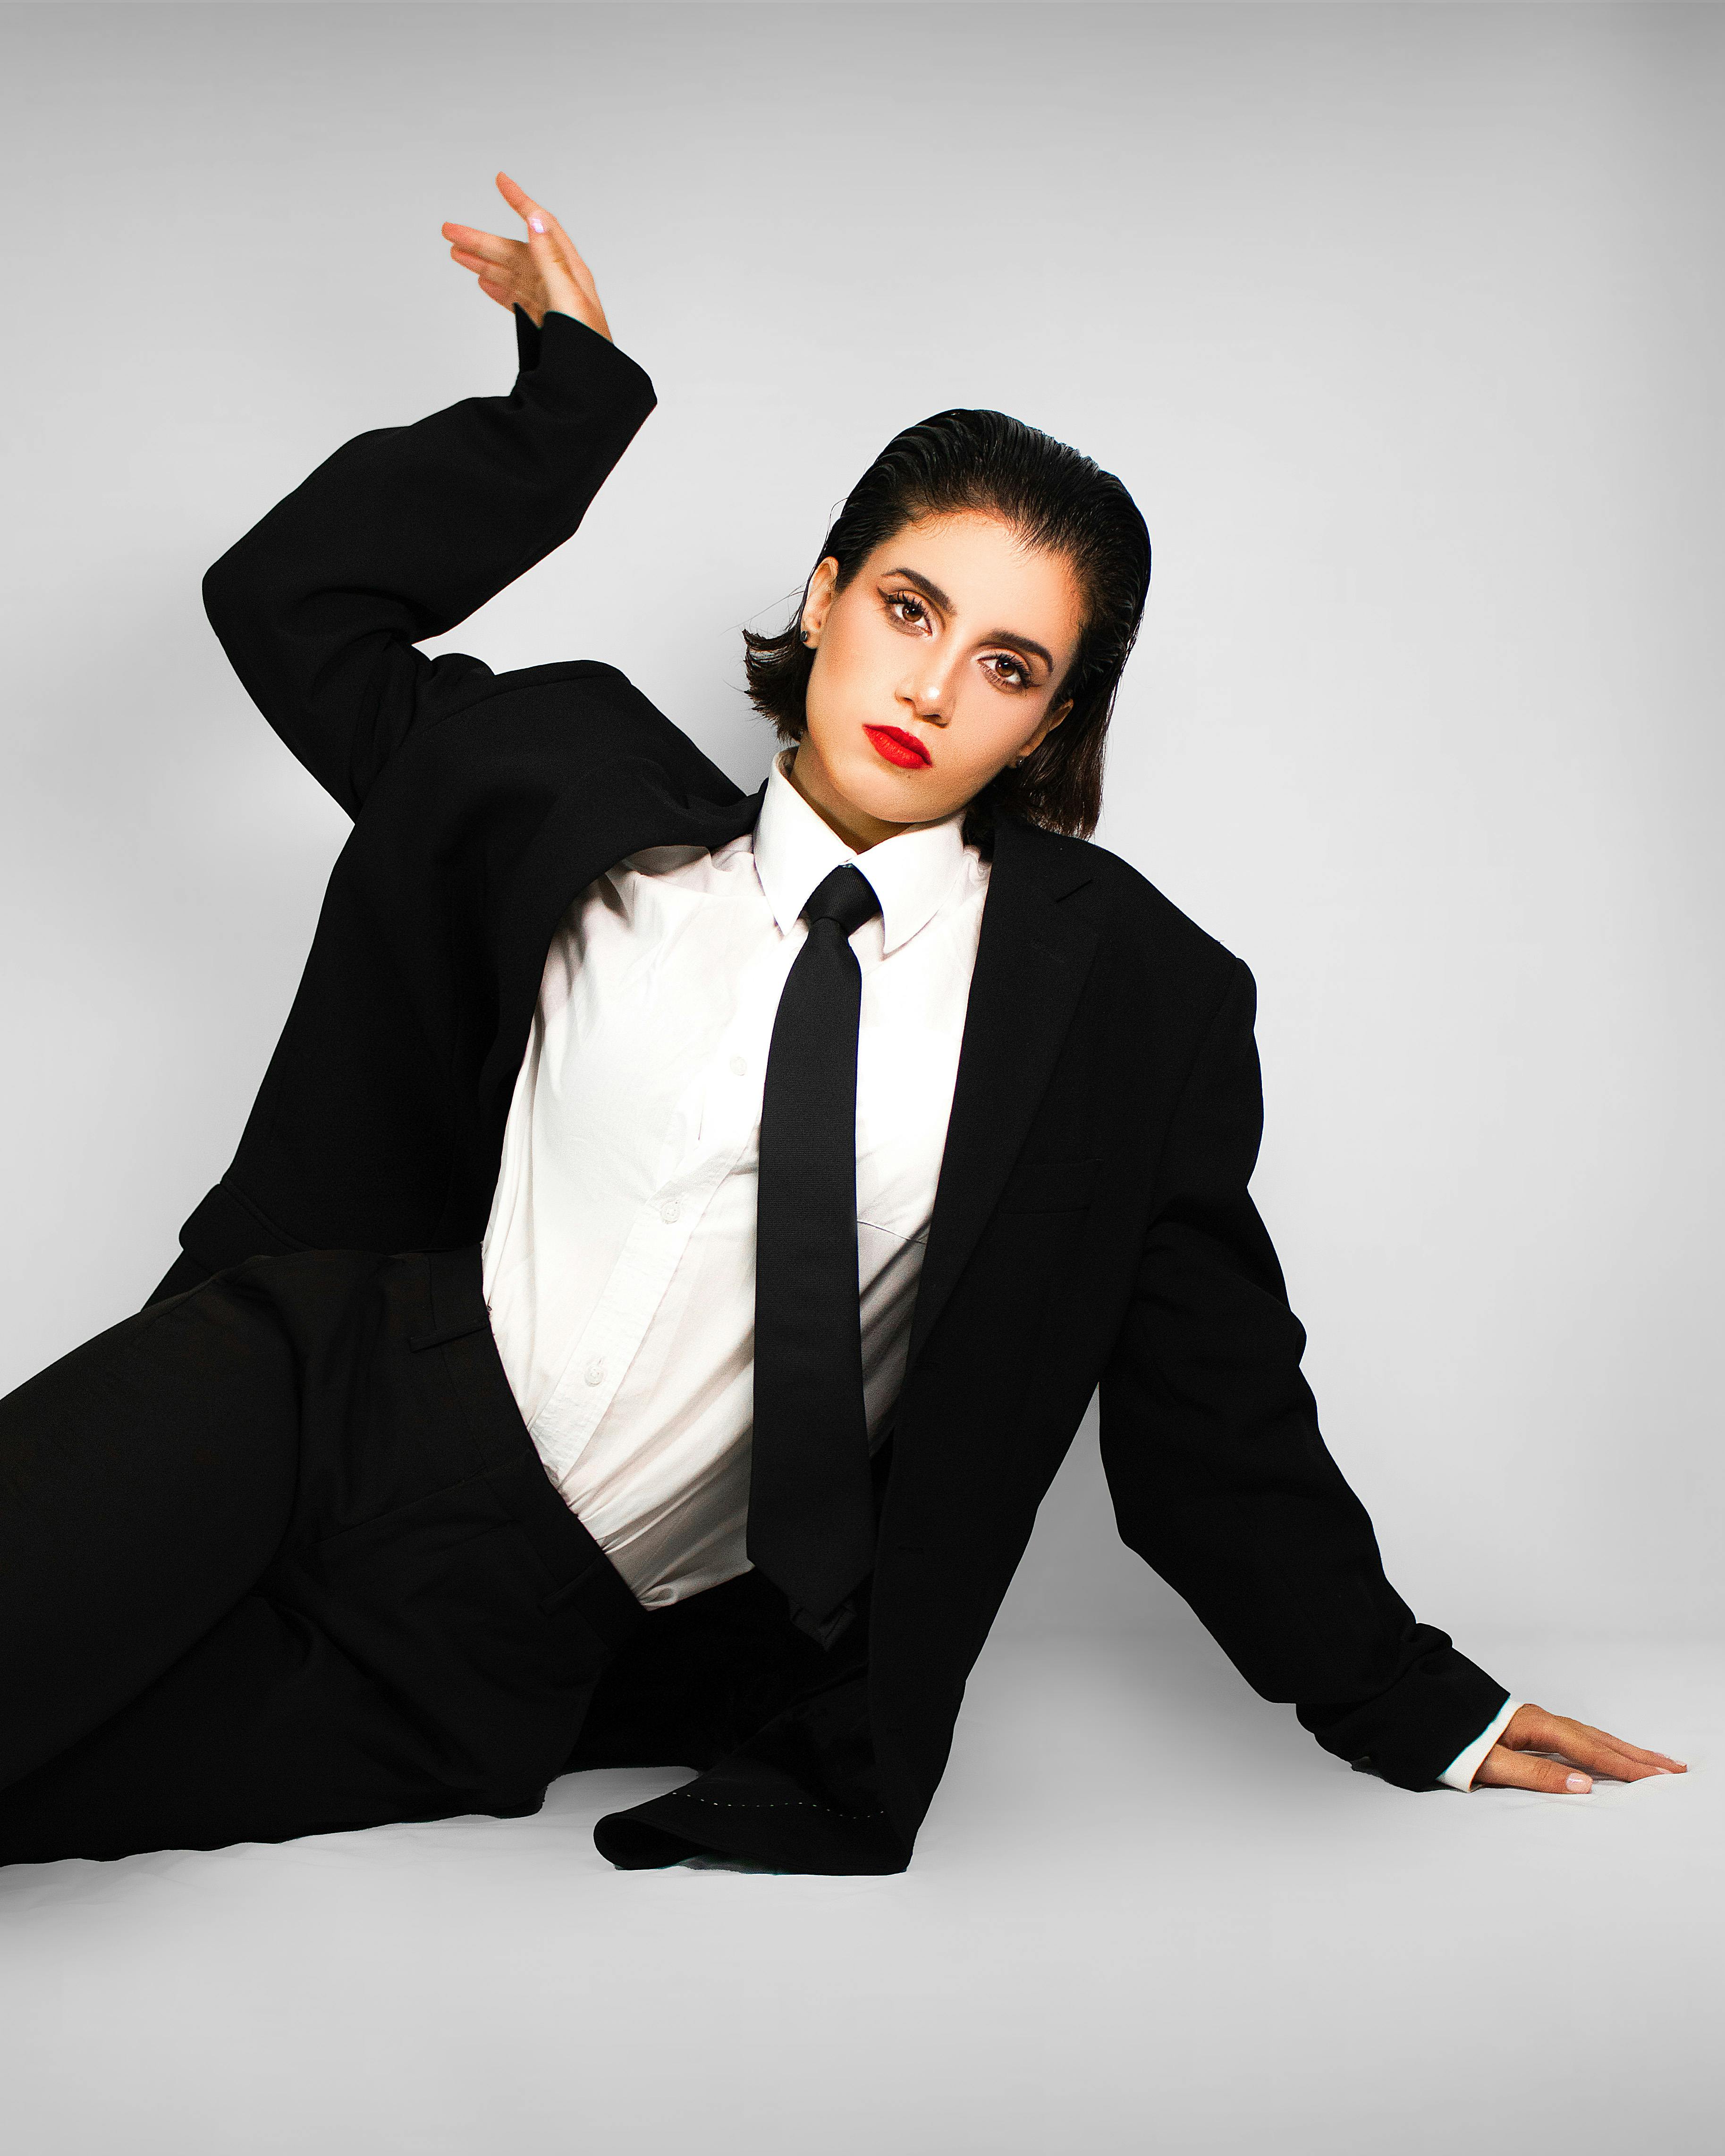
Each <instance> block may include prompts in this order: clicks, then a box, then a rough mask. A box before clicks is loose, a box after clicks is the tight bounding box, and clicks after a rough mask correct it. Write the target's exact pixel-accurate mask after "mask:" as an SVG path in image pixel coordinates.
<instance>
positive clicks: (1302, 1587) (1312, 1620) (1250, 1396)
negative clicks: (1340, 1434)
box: [1101, 959, 1509, 1789]
mask: <svg viewBox="0 0 1725 2156" xmlns="http://www.w3.org/2000/svg"><path fill="white" fill-rule="evenodd" d="M1233 963H1234V966H1235V973H1234V976H1233V978H1232V980H1231V982H1230V985H1229V987H1228V988H1227V990H1226V992H1225V993H1224V996H1223V998H1222V1001H1221V1003H1220V1004H1219V1007H1218V1009H1217V1010H1216V1012H1215V1014H1214V1018H1213V1019H1212V1020H1211V1022H1210V1024H1209V1029H1208V1031H1207V1033H1206V1034H1205V1036H1204V1040H1203V1043H1202V1045H1201V1046H1200V1048H1199V1053H1198V1055H1197V1058H1196V1060H1195V1061H1194V1066H1193V1069H1192V1070H1191V1073H1190V1075H1189V1079H1188V1081H1187V1082H1186V1085H1185V1086H1184V1088H1183V1092H1182V1095H1181V1097H1180V1101H1179V1103H1178V1107H1177V1109H1176V1111H1175V1114H1174V1116H1173V1122H1172V1124H1171V1127H1170V1132H1169V1136H1168V1145H1167V1150H1166V1152H1165V1154H1164V1158H1163V1162H1162V1163H1161V1168H1160V1173H1159V1175H1158V1189H1157V1193H1156V1199H1155V1202H1154V1207H1153V1214H1152V1218H1151V1222H1150V1225H1149V1228H1148V1230H1147V1235H1146V1238H1145V1241H1144V1246H1143V1250H1142V1257H1141V1260H1140V1263H1139V1266H1138V1271H1137V1279H1136V1282H1135V1284H1134V1288H1133V1292H1132V1300H1131V1302H1130V1305H1129V1306H1128V1309H1127V1316H1126V1319H1125V1322H1124V1324H1123V1325H1122V1330H1121V1332H1120V1335H1119V1337H1118V1339H1117V1342H1116V1344H1115V1347H1114V1349H1113V1352H1112V1354H1111V1358H1110V1360H1109V1362H1108V1364H1107V1367H1106V1370H1105V1372H1104V1374H1103V1378H1102V1381H1101V1451H1102V1460H1103V1465H1104V1468H1105V1470H1106V1475H1107V1478H1108V1484H1109V1489H1110V1493H1111V1496H1112V1499H1113V1503H1114V1508H1115V1515H1116V1517H1117V1521H1118V1522H1119V1527H1120V1532H1121V1535H1122V1538H1123V1539H1124V1541H1125V1542H1126V1543H1127V1545H1128V1546H1129V1547H1130V1548H1132V1549H1135V1550H1137V1552H1138V1553H1139V1554H1140V1555H1141V1556H1142V1557H1143V1558H1145V1559H1146V1561H1147V1563H1149V1564H1151V1565H1152V1566H1153V1568H1155V1570H1156V1571H1157V1572H1158V1573H1160V1574H1161V1576H1162V1577H1163V1578H1164V1579H1165V1580H1167V1581H1168V1584H1169V1585H1170V1586H1171V1587H1173V1589H1175V1590H1176V1591H1177V1592H1178V1594H1181V1595H1183V1597H1184V1598H1185V1599H1186V1600H1187V1601H1188V1602H1189V1604H1191V1605H1192V1608H1193V1609H1194V1611H1195V1612H1196V1613H1197V1614H1198V1616H1199V1619H1200V1620H1202V1621H1203V1623H1204V1625H1205V1626H1206V1627H1207V1629H1208V1630H1209V1631H1210V1632H1211V1633H1212V1634H1213V1635H1214V1637H1215V1639H1216V1640H1217V1641H1218V1643H1219V1645H1221V1647H1222V1648H1223V1650H1224V1652H1225V1653H1226V1654H1227V1655H1228V1656H1229V1658H1230V1661H1232V1662H1233V1663H1234V1665H1235V1667H1236V1668H1237V1669H1238V1670H1239V1671H1240V1674H1241V1675H1242V1676H1244V1677H1245V1680H1246V1681H1247V1682H1248V1683H1249V1684H1250V1685H1251V1686H1253V1688H1254V1689H1255V1691H1258V1692H1259V1693H1260V1694H1261V1695H1262V1696H1263V1697H1265V1698H1266V1699H1272V1700H1281V1701H1286V1702H1292V1703H1293V1704H1294V1706H1295V1707H1296V1710H1297V1712H1298V1715H1299V1719H1300V1721H1301V1724H1302V1725H1303V1726H1304V1727H1306V1728H1307V1729H1308V1730H1309V1731H1311V1732H1312V1734H1313V1736H1315V1737H1316V1738H1317V1741H1318V1743H1320V1744H1321V1745H1322V1747H1323V1748H1324V1749H1325V1750H1326V1751H1328V1752H1332V1753H1336V1754H1337V1757H1338V1758H1343V1759H1347V1760H1349V1761H1351V1762H1352V1763H1353V1764H1354V1765H1356V1766H1358V1767H1360V1768H1363V1769H1365V1770H1367V1771H1370V1772H1373V1773H1376V1774H1379V1775H1381V1776H1382V1777H1383V1779H1384V1780H1386V1781H1389V1782H1392V1783H1394V1784H1398V1785H1399V1786H1400V1787H1402V1788H1404V1789H1429V1788H1431V1787H1433V1786H1435V1784H1436V1783H1437V1780H1438V1777H1439V1775H1440V1772H1441V1771H1442V1770H1443V1768H1444V1767H1445V1763H1446V1762H1449V1761H1451V1760H1453V1759H1454V1758H1455V1757H1456V1755H1457V1753H1459V1752H1460V1751H1461V1749H1462V1748H1463V1747H1464V1745H1466V1743H1468V1742H1469V1741H1470V1740H1471V1739H1472V1738H1475V1737H1476V1736H1477V1735H1478V1733H1479V1732H1481V1730H1482V1729H1483V1728H1484V1727H1486V1725H1487V1724H1488V1723H1489V1722H1491V1719H1492V1717H1494V1716H1495V1715H1496V1714H1497V1712H1498V1710H1499V1709H1500V1708H1501V1707H1502V1705H1503V1704H1504V1702H1505V1701H1506V1700H1507V1698H1508V1696H1509V1695H1508V1693H1507V1691H1506V1690H1505V1689H1504V1687H1503V1686H1502V1685H1501V1684H1499V1683H1498V1682H1497V1681H1496V1679H1495V1678H1492V1677H1491V1676H1487V1675H1486V1671H1484V1670H1482V1669H1481V1668H1480V1667H1479V1666H1477V1665H1476V1663H1473V1662H1471V1661H1469V1660H1468V1659H1467V1657H1466V1655H1462V1654H1461V1653H1459V1652H1458V1651H1457V1650H1456V1649H1455V1647H1454V1646H1453V1645H1452V1644H1451V1642H1450V1637H1449V1635H1448V1634H1447V1633H1445V1632H1440V1631H1439V1630H1436V1629H1435V1627H1434V1626H1432V1625H1422V1624H1419V1623H1417V1622H1416V1621H1415V1620H1414V1614H1413V1612H1412V1611H1411V1610H1410V1609H1409V1608H1408V1606H1407V1604H1405V1603H1404V1601H1403V1600H1402V1599H1401V1597H1400V1596H1399V1594H1397V1593H1396V1591H1395V1589H1394V1588H1393V1587H1392V1586H1391V1585H1390V1584H1389V1580H1388V1579H1387V1578H1385V1577H1384V1567H1383V1564H1382V1563H1381V1561H1380V1558H1379V1555H1378V1543H1377V1537H1376V1536H1375V1535H1374V1534H1373V1529H1372V1523H1371V1521H1370V1519H1369V1518H1368V1517H1367V1513H1366V1511H1365V1507H1363V1505H1362V1504H1361V1502H1360V1501H1359V1499H1358V1497H1357V1496H1355V1495H1354V1493H1353V1490H1352V1489H1351V1488H1350V1487H1349V1486H1348V1483H1347V1481H1345V1480H1344V1479H1343V1475H1342V1472H1341V1470H1340V1469H1339V1468H1338V1467H1337V1465H1336V1463H1335V1461H1334V1460H1332V1458H1331V1456H1330V1454H1329V1452H1328V1450H1327V1448H1326V1446H1325V1445H1324V1441H1323V1439H1322V1436H1321V1435H1320V1434H1319V1430H1318V1423H1317V1405H1316V1403H1315V1401H1314V1400H1313V1398H1312V1392H1311V1389H1310V1388H1309V1387H1308V1386H1307V1383H1306V1380H1305V1378H1303V1377H1302V1376H1301V1371H1300V1358H1301V1355H1302V1353H1304V1351H1305V1346H1306V1334H1305V1331H1304V1329H1303V1327H1301V1324H1300V1322H1299V1321H1298V1319H1297V1318H1296V1317H1295V1316H1294V1314H1293V1312H1291V1310H1290V1308H1289V1307H1288V1300H1287V1294H1286V1287H1285V1286H1284V1283H1283V1280H1282V1275H1281V1266H1280V1265H1279V1264H1278V1262H1277V1260H1276V1252H1275V1250H1274V1249H1273V1248H1272V1247H1271V1241H1270V1238H1269V1235H1268V1234H1267V1233H1266V1229H1265V1227H1264V1224H1263V1222H1262V1221H1261V1220H1260V1218H1259V1216H1258V1213H1257V1209H1256V1208H1255V1205H1254V1204H1253V1203H1252V1200H1251V1199H1250V1196H1249V1195H1248V1193H1247V1184H1248V1182H1249V1181H1250V1176H1251V1173H1252V1168H1253V1166H1254V1164H1255V1162H1256V1159H1257V1155H1258V1146H1259V1141H1260V1136H1261V1134H1262V1130H1263V1099H1262V1094H1261V1091H1260V1075H1259V1065H1258V1055H1257V1048H1256V1044H1255V1039H1254V1034H1253V1021H1254V1017H1255V1009H1256V988H1255V983H1254V982H1253V979H1252V976H1251V974H1250V972H1249V971H1248V970H1247V968H1245V966H1244V965H1242V964H1241V963H1240V961H1239V960H1238V959H1235V960H1234V961H1233Z"/></svg>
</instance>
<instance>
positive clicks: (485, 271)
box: [449, 247, 519, 285]
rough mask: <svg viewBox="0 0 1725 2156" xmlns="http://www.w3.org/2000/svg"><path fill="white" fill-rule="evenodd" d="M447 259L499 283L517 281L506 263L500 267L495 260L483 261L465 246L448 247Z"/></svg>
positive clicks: (506, 283) (512, 283)
mask: <svg viewBox="0 0 1725 2156" xmlns="http://www.w3.org/2000/svg"><path fill="white" fill-rule="evenodd" d="M449 259H450V260H451V261H452V262H459V264H460V265H461V267H462V268H463V269H473V270H476V271H477V272H478V273H479V275H480V276H482V277H490V278H493V279H495V281H496V282H497V283H498V284H500V285H514V284H516V283H517V282H519V280H518V279H517V278H516V276H515V275H513V273H512V271H511V269H510V268H509V267H508V266H507V265H505V266H502V267H500V266H499V265H498V264H496V263H495V262H487V261H485V259H483V257H481V256H480V255H477V254H469V253H468V252H467V249H465V247H452V248H451V249H449Z"/></svg>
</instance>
